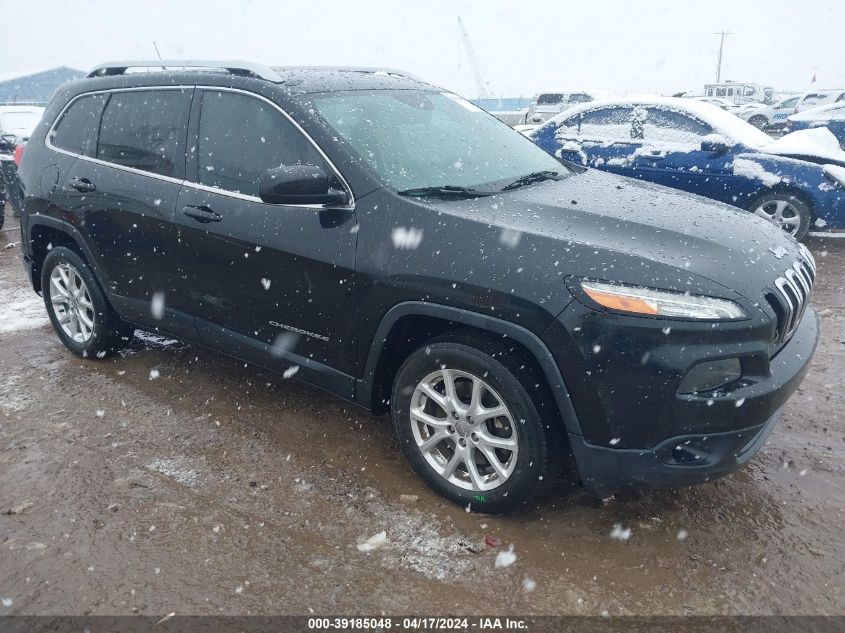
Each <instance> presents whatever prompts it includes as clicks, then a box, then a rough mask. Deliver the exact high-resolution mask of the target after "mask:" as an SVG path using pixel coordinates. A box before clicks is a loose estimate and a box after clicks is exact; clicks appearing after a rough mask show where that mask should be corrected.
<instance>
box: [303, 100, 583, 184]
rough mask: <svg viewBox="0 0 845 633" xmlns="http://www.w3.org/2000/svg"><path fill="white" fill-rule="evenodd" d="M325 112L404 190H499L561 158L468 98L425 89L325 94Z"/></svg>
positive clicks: (556, 166)
mask: <svg viewBox="0 0 845 633" xmlns="http://www.w3.org/2000/svg"><path fill="white" fill-rule="evenodd" d="M313 102H314V106H315V108H316V109H317V111H318V112H319V114H320V116H321V117H322V118H323V119H324V120H325V121H326V122H327V123H328V124H329V125H330V126H331V127H332V128H333V129H334V130H335V131H336V132H337V133H338V134H339V135H340V136H342V137H343V139H344V140H345V141H346V142H347V143H349V145H350V146H352V148H353V149H354V150H355V151H356V152H357V153H358V154H359V155H360V156H361V157H362V158H363V159H364V160H365V161H366V162H367V163H368V164H369V166H370V167H371V168H372V170H373V171H374V172H375V174H376V175H377V176H378V177H379V179H380V180H381V181H382V182H383V183H384V184H385V185H386V186H388V187H391V188H392V189H394V190H397V191H403V190H406V189H415V188H422V187H438V186H443V185H448V186H456V187H468V188H473V189H487V188H496V187H497V186H498V185H501V184H506V183H507V181H512V180H514V179H516V178H519V177H521V176H525V175H526V174H530V173H533V172H538V171H557V172H560V173H565V172H566V169H565V168H564V167H563V165H562V164H561V163H559V162H558V161H556V160H555V159H554V158H552V157H551V156H549V155H548V154H546V153H545V152H544V151H543V150H541V149H540V148H538V147H537V146H536V145H534V143H532V142H531V141H530V140H528V139H527V138H525V137H524V136H523V135H522V134H520V133H518V132H516V131H514V130H512V129H511V128H510V127H508V126H507V125H505V124H504V123H501V122H500V121H498V120H496V119H495V118H493V117H492V116H490V115H489V114H487V113H486V112H484V111H483V110H481V109H480V108H478V107H476V106H474V105H473V104H471V103H469V102H468V101H465V100H464V99H461V98H460V97H458V96H456V95H453V94H450V93H441V92H435V91H424V90H372V91H358V92H343V93H336V94H326V95H321V96H318V97H316V98H314V100H313Z"/></svg>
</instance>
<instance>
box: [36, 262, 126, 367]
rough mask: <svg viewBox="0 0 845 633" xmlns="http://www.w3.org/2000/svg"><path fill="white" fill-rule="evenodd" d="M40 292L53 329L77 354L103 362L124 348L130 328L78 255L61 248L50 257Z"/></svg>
mask: <svg viewBox="0 0 845 633" xmlns="http://www.w3.org/2000/svg"><path fill="white" fill-rule="evenodd" d="M41 290H42V293H43V295H44V304H45V306H46V307H47V315H48V316H49V317H50V321H51V322H52V324H53V328H54V329H55V330H56V333H57V334H58V335H59V338H60V339H61V340H62V343H64V344H65V347H67V348H68V349H69V350H71V351H72V352H73V353H74V354H77V355H79V356H83V357H87V358H103V357H104V356H106V355H108V354H111V353H113V352H115V351H117V350H118V349H119V348H120V347H121V344H122V343H123V342H124V340H125V338H126V332H127V326H126V324H124V323H122V322H121V321H120V319H119V318H118V317H117V315H116V314H115V313H114V311H113V310H112V308H111V306H110V305H109V304H108V301H107V300H106V297H105V295H104V294H103V291H102V290H101V289H100V285H99V283H97V280H96V278H95V277H94V274H93V273H92V272H91V269H90V268H89V267H88V265H87V264H86V263H85V260H84V259H82V257H80V256H79V255H78V254H77V253H75V252H74V251H72V250H70V249H69V248H65V247H64V246H59V247H56V248H54V249H52V250H51V251H50V252H49V253H48V254H47V257H45V258H44V264H43V265H42V267H41Z"/></svg>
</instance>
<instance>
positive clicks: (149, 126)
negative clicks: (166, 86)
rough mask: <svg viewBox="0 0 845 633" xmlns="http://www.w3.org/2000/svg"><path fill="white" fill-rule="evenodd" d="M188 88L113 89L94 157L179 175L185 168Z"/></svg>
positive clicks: (156, 172) (165, 174)
mask: <svg viewBox="0 0 845 633" xmlns="http://www.w3.org/2000/svg"><path fill="white" fill-rule="evenodd" d="M190 105H191V100H190V92H188V91H182V90H150V91H146V90H144V91H137V92H136V91H133V92H116V93H114V94H112V96H111V98H110V99H109V102H108V105H106V110H105V112H104V113H103V121H102V123H101V125H100V137H99V140H98V142H97V158H99V159H100V160H104V161H108V162H110V163H116V164H118V165H125V166H126V167H132V168H133V169H139V170H141V171H147V172H150V173H152V174H158V175H160V176H170V177H172V178H180V177H181V176H182V174H184V171H185V130H186V127H187V124H188V110H189V108H190Z"/></svg>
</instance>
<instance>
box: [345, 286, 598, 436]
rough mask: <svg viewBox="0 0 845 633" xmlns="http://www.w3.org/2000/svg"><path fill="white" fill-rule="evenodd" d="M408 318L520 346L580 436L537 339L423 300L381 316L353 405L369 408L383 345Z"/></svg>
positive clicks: (569, 404) (524, 331) (488, 319)
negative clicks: (460, 328) (485, 334)
mask: <svg viewBox="0 0 845 633" xmlns="http://www.w3.org/2000/svg"><path fill="white" fill-rule="evenodd" d="M407 316H423V317H430V318H435V319H440V320H443V321H448V322H451V323H454V324H455V325H462V326H468V327H474V328H477V329H479V330H483V331H486V332H490V333H492V334H498V335H501V336H504V337H508V338H511V339H513V340H514V341H516V342H517V343H520V344H521V345H522V346H523V347H525V348H526V349H527V350H528V352H529V353H530V354H531V355H532V356H533V357H534V359H535V360H536V361H537V364H538V365H539V366H540V369H541V371H542V372H543V375H544V377H545V379H546V381H547V382H548V385H549V389H550V390H551V392H552V395H553V397H554V399H555V403H556V405H557V408H558V411H559V412H560V415H561V418H562V420H563V424H564V427H565V429H566V431H567V432H568V433H571V434H575V435H582V431H581V425H580V423H579V422H578V417H577V415H576V413H575V407H574V406H573V404H572V400H571V398H570V396H569V391H568V389H567V388H566V384H565V383H564V380H563V376H562V375H561V373H560V369H559V368H558V366H557V363H556V362H555V359H554V356H552V353H551V352H550V351H549V348H548V347H546V345H545V343H543V341H542V340H541V339H540V337H539V336H537V335H536V334H534V333H533V332H531V331H530V330H527V329H526V328H524V327H522V326H520V325H517V324H515V323H511V322H510V321H504V320H502V319H498V318H496V317H492V316H489V315H485V314H479V313H477V312H472V311H470V310H464V309H462V308H456V307H452V306H445V305H441V304H436V303H428V302H425V301H405V302H402V303H399V304H396V305H395V306H393V307H392V308H390V310H388V311H387V312H386V313H385V314H384V316H383V317H382V319H381V322H380V323H379V325H378V327H377V328H376V332H375V334H374V336H373V338H372V342H371V343H370V349H369V351H368V353H367V360H366V363H365V365H364V371H363V375H362V377H361V378H358V379H356V384H355V400H356V402H358V403H360V404H363V405H364V406H368V407H369V406H370V405H371V403H372V398H373V391H374V389H375V386H376V384H375V379H376V371H377V369H378V365H379V360H380V359H381V356H382V354H383V352H384V343H385V341H387V339H388V337H389V335H390V332H391V330H392V329H393V327H394V326H395V325H396V324H397V322H398V321H399V320H400V319H402V318H403V317H407Z"/></svg>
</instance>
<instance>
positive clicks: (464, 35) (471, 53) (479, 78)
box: [458, 16, 488, 99]
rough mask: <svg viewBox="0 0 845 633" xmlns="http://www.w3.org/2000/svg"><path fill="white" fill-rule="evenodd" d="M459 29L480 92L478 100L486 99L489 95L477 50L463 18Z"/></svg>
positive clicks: (459, 23) (459, 22)
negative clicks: (476, 55) (476, 54)
mask: <svg viewBox="0 0 845 633" xmlns="http://www.w3.org/2000/svg"><path fill="white" fill-rule="evenodd" d="M458 28H459V29H460V31H461V40H462V41H463V43H464V48H465V49H466V51H467V58H468V61H469V67H470V69H471V70H472V76H473V77H474V78H475V88H476V90H478V98H479V99H485V98H486V97H487V96H488V95H487V89H486V88H485V87H484V77H483V76H482V74H481V68H480V66H479V65H478V60H477V59H476V57H475V50H474V49H473V48H472V42H471V41H470V39H469V33H467V29H466V26H464V21H463V20H462V19H461V16H458Z"/></svg>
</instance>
